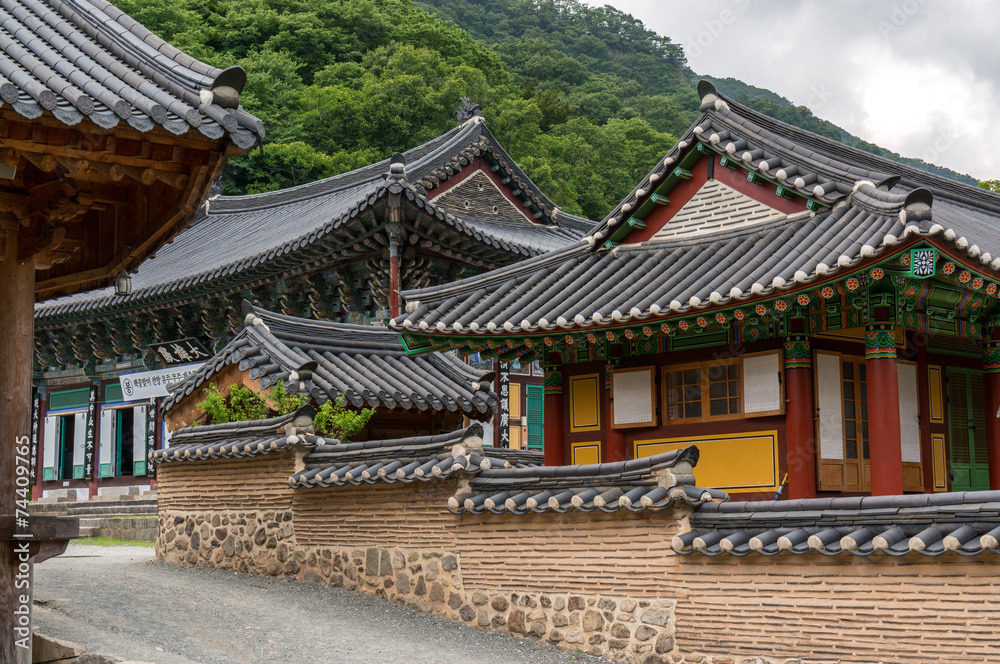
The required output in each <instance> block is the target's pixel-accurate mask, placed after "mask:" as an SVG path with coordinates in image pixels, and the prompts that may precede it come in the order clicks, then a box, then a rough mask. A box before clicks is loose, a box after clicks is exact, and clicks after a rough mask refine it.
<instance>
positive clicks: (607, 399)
mask: <svg viewBox="0 0 1000 664" xmlns="http://www.w3.org/2000/svg"><path fill="white" fill-rule="evenodd" d="M617 367H618V362H616V361H615V358H608V362H607V364H605V365H604V371H605V380H604V406H605V408H604V431H605V432H607V433H606V438H605V441H606V444H605V446H604V449H605V457H606V458H605V459H602V461H606V462H608V463H614V462H615V461H625V460H627V459H628V451H627V450H626V446H625V433H624V432H623V431H621V430H619V429H615V411H614V402H613V401H612V400H611V372H612V371H614V370H615V369H616V368H617Z"/></svg>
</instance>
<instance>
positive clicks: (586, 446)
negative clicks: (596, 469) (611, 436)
mask: <svg viewBox="0 0 1000 664" xmlns="http://www.w3.org/2000/svg"><path fill="white" fill-rule="evenodd" d="M570 448H571V449H572V450H573V465H575V466H586V465H587V464H591V463H600V462H601V443H600V441H593V442H589V443H571V444H570Z"/></svg>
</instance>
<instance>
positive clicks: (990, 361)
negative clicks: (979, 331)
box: [983, 341, 1000, 491]
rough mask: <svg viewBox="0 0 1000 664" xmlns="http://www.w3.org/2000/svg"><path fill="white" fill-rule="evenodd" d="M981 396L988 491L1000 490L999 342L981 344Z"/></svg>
mask: <svg viewBox="0 0 1000 664" xmlns="http://www.w3.org/2000/svg"><path fill="white" fill-rule="evenodd" d="M983 388H984V392H985V393H986V394H984V395H983V397H984V400H985V410H986V441H987V442H986V444H987V445H988V447H987V453H988V459H989V464H990V489H991V490H993V491H997V490H1000V341H989V342H987V343H985V344H983Z"/></svg>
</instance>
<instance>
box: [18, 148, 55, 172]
mask: <svg viewBox="0 0 1000 664" xmlns="http://www.w3.org/2000/svg"><path fill="white" fill-rule="evenodd" d="M19 152H20V153H21V156H23V157H24V158H25V159H27V160H28V161H30V162H31V163H32V164H34V165H35V168H37V169H38V170H40V171H41V172H43V173H51V172H52V171H54V170H56V166H58V165H59V162H58V161H56V158H55V157H54V156H52V155H50V154H39V153H37V152H28V151H27V150H23V149H22V150H19Z"/></svg>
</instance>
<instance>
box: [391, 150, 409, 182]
mask: <svg viewBox="0 0 1000 664" xmlns="http://www.w3.org/2000/svg"><path fill="white" fill-rule="evenodd" d="M405 177H406V157H404V156H403V153H401V152H397V153H396V154H394V155H392V159H390V160H389V178H388V179H390V180H402V179H404V178H405Z"/></svg>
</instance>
